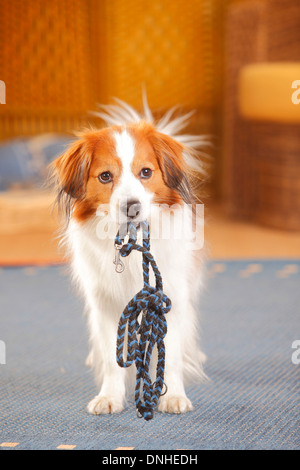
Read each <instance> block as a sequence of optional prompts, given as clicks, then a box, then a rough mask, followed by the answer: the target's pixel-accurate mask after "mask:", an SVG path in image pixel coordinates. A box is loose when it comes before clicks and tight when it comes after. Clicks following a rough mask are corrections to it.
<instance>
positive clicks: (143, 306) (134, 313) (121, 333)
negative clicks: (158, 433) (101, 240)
mask: <svg viewBox="0 0 300 470" xmlns="http://www.w3.org/2000/svg"><path fill="white" fill-rule="evenodd" d="M140 228H141V230H142V233H143V245H139V244H138V243H137V226H136V225H135V224H133V223H132V222H130V223H129V224H128V226H126V229H125V230H124V227H120V230H119V232H118V234H117V236H116V238H115V248H116V259H115V261H114V263H115V265H116V271H117V272H122V271H123V270H124V264H123V263H122V261H121V260H120V255H121V256H122V257H126V256H128V255H129V254H130V253H131V252H132V251H133V250H137V251H139V252H141V253H142V266H143V279H144V286H143V288H142V289H141V290H140V291H139V292H138V293H137V294H136V295H135V296H134V297H133V298H132V299H131V300H130V302H129V303H128V304H127V306H126V307H125V309H124V311H123V313H122V315H121V318H120V321H119V325H118V332H117V351H116V356H117V363H118V364H119V366H120V367H130V366H131V365H132V364H133V362H135V365H136V369H137V372H136V386H135V404H136V408H137V413H138V416H139V417H141V418H142V417H143V418H144V419H145V420H147V421H148V420H150V419H152V418H153V414H154V408H155V406H156V405H157V403H158V400H159V397H160V396H162V395H164V393H166V391H165V392H164V393H162V390H163V387H164V385H165V383H164V370H165V345H164V337H165V335H166V333H167V322H166V319H165V314H166V313H168V312H169V310H170V309H171V300H170V299H169V298H168V297H167V296H166V295H165V294H164V293H163V284H162V277H161V274H160V271H159V270H158V267H157V264H156V262H155V260H154V258H153V256H152V254H151V253H150V231H149V224H148V222H142V223H141V224H140ZM120 233H122V234H123V235H124V236H123V235H122V236H121V235H120ZM124 233H125V234H124ZM127 234H128V242H127V243H124V240H125V238H126V236H127ZM150 266H151V268H152V270H153V273H154V276H155V287H153V286H150V284H149V273H150ZM140 313H142V319H141V321H140V323H139V321H138V317H139V315H140ZM126 327H127V344H126V346H127V358H126V360H125V359H124V348H125V337H126ZM138 335H139V338H138ZM155 344H156V346H157V352H158V358H157V366H156V380H155V382H154V383H151V378H150V373H149V369H150V361H151V355H152V351H153V348H154V346H155ZM165 388H166V385H165Z"/></svg>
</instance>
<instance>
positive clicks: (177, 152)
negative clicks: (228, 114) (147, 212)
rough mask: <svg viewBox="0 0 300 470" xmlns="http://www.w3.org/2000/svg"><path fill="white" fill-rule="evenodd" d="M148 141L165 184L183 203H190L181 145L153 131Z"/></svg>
mask: <svg viewBox="0 0 300 470" xmlns="http://www.w3.org/2000/svg"><path fill="white" fill-rule="evenodd" d="M150 139H151V143H152V146H153V150H154V152H155V154H156V157H157V160H158V164H159V167H160V170H161V172H162V176H163V180H164V182H165V184H166V185H167V186H168V187H169V188H171V189H174V190H175V191H177V192H178V193H179V194H180V196H181V197H182V199H183V200H184V202H186V203H188V204H190V203H192V202H193V197H192V191H191V187H190V184H189V179H188V175H187V168H186V165H185V161H184V158H183V150H184V147H183V145H182V144H180V143H179V142H177V141H176V140H174V139H173V138H172V137H170V136H168V135H166V134H162V133H161V132H158V131H155V132H154V133H153V134H152V135H151V138H150Z"/></svg>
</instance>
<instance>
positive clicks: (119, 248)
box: [114, 243, 125, 273]
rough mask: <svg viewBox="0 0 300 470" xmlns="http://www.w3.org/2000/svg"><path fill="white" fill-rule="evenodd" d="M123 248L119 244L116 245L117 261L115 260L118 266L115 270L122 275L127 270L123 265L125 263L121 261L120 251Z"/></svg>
mask: <svg viewBox="0 0 300 470" xmlns="http://www.w3.org/2000/svg"><path fill="white" fill-rule="evenodd" d="M121 248H122V244H121V245H118V244H117V243H115V259H114V264H115V266H116V268H115V271H116V272H117V273H122V272H123V271H124V269H125V265H124V263H123V261H121V259H120V250H121Z"/></svg>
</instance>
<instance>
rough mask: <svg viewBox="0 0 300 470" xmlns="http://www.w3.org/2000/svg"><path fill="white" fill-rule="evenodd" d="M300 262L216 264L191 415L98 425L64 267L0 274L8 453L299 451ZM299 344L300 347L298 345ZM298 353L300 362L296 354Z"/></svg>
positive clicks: (2, 432) (1, 416)
mask: <svg viewBox="0 0 300 470" xmlns="http://www.w3.org/2000/svg"><path fill="white" fill-rule="evenodd" d="M299 306H300V261H262V260H258V261H247V260H242V261H232V262H231V261H229V262H223V261H220V262H218V261H214V262H211V263H210V264H209V266H208V283H207V287H206V290H205V292H204V293H203V295H202V298H201V299H200V302H199V311H200V312H201V316H202V337H203V339H202V342H203V343H202V344H203V350H204V351H205V353H206V354H207V356H208V361H207V363H206V367H205V371H206V373H207V375H208V376H209V378H210V381H209V382H208V383H205V384H200V385H199V384H191V385H190V386H189V387H188V389H187V394H188V396H189V398H190V399H191V400H192V402H193V404H194V411H193V412H191V413H187V414H183V415H169V414H161V413H158V412H157V413H155V415H154V419H153V420H152V421H148V422H146V421H144V420H142V419H138V418H137V416H136V412H135V407H134V401H133V400H131V401H129V403H128V405H127V407H126V409H125V410H124V411H123V412H122V413H121V414H118V415H105V416H91V415H89V414H87V412H86V405H87V403H88V401H89V400H90V399H91V398H92V397H93V396H94V395H95V394H96V393H97V390H96V388H95V385H94V381H93V377H92V374H91V372H90V370H89V369H87V367H86V366H85V364H84V362H85V358H86V356H87V352H88V349H87V331H86V326H85V319H84V317H83V313H82V308H83V306H82V302H81V300H79V299H78V298H77V297H76V295H75V294H74V292H73V291H72V287H71V284H70V280H69V277H68V274H67V272H66V268H65V267H61V266H60V267H59V266H52V267H38V268H37V267H19V268H17V267H14V268H2V269H0V312H1V313H0V378H1V381H0V447H1V448H2V449H35V450H37V449H57V448H66V449H75V450H77V449H100V450H101V449H103V450H113V449H120V448H129V449H137V450H149V449H150V450H177V449H183V450H184V449H185V450H199V449H300V433H299V429H300V345H299V344H300V311H299V308H300V307H299ZM296 340H298V341H299V342H298V343H295V341H296ZM297 344H298V349H299V354H298V353H297Z"/></svg>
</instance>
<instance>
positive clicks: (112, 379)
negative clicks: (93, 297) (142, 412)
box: [87, 312, 126, 415]
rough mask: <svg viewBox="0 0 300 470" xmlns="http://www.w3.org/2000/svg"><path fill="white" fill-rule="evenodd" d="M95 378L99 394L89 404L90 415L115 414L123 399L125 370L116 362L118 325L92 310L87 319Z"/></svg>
mask: <svg viewBox="0 0 300 470" xmlns="http://www.w3.org/2000/svg"><path fill="white" fill-rule="evenodd" d="M89 326H90V341H91V347H92V357H93V364H92V365H93V369H94V373H95V379H96V382H97V383H98V384H101V386H100V391H99V394H98V395H96V396H95V397H94V398H93V399H92V400H91V401H90V402H89V404H88V407H87V409H88V412H89V413H91V414H96V415H97V414H107V413H118V412H120V411H122V410H123V408H124V402H125V372H126V370H125V369H123V368H121V367H119V366H118V364H117V362H116V331H117V325H116V324H115V322H114V321H113V317H112V316H110V315H105V316H104V315H99V313H98V312H92V313H91V315H90V318H89Z"/></svg>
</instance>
